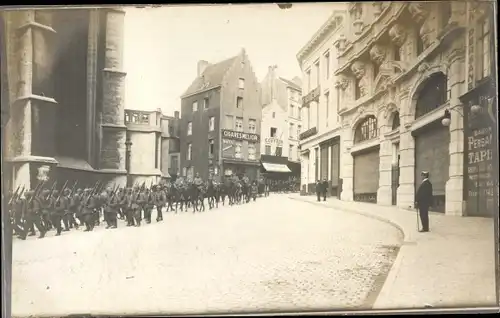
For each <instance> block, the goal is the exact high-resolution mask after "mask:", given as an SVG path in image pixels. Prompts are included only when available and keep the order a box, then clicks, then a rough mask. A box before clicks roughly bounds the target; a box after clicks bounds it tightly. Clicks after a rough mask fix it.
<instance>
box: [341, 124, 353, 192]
mask: <svg viewBox="0 0 500 318" xmlns="http://www.w3.org/2000/svg"><path fill="white" fill-rule="evenodd" d="M352 144H353V142H352V128H351V126H350V125H347V124H344V125H343V127H342V138H341V140H340V152H341V158H340V178H341V179H342V193H341V194H340V199H341V200H343V201H352V200H353V174H354V171H353V169H354V159H353V157H352V155H351V147H352Z"/></svg>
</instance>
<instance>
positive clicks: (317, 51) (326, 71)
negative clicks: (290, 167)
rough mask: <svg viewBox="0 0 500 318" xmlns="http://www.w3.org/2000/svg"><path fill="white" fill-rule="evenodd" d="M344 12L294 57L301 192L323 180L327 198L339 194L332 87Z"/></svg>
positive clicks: (336, 95) (338, 134)
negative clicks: (298, 84) (299, 80)
mask: <svg viewBox="0 0 500 318" xmlns="http://www.w3.org/2000/svg"><path fill="white" fill-rule="evenodd" d="M345 15H346V12H345V11H342V10H336V11H334V12H333V13H332V15H331V16H330V18H329V19H328V20H327V21H326V23H325V24H323V26H322V27H321V28H320V29H319V30H318V31H317V32H316V34H314V35H313V37H312V38H311V39H310V40H309V41H308V43H307V44H306V45H305V46H304V47H303V48H302V49H301V50H300V52H299V53H298V54H297V60H298V61H299V64H300V67H301V69H302V72H303V74H302V83H303V84H302V95H303V97H302V108H301V110H302V114H301V119H302V129H301V133H300V135H299V139H300V156H301V158H300V161H301V192H302V193H303V194H305V193H314V192H315V182H316V180H319V179H321V180H324V179H326V180H327V181H328V183H329V187H328V195H338V194H339V193H340V189H341V186H342V183H341V179H340V160H341V158H340V147H341V146H340V145H341V142H342V141H341V139H342V138H341V131H342V125H341V121H340V117H339V115H338V111H339V109H340V107H341V102H340V98H339V88H338V87H337V86H336V85H335V83H336V81H335V76H334V73H333V72H334V70H335V69H336V68H337V58H336V56H337V50H338V48H337V46H336V41H337V40H338V38H339V36H340V35H341V30H342V25H343V21H344V17H345Z"/></svg>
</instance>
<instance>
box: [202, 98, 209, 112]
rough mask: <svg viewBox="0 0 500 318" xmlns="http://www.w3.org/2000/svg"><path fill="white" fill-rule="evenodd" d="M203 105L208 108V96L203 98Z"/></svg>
mask: <svg viewBox="0 0 500 318" xmlns="http://www.w3.org/2000/svg"><path fill="white" fill-rule="evenodd" d="M203 107H204V108H205V109H208V108H209V107H210V100H209V99H208V98H204V99H203Z"/></svg>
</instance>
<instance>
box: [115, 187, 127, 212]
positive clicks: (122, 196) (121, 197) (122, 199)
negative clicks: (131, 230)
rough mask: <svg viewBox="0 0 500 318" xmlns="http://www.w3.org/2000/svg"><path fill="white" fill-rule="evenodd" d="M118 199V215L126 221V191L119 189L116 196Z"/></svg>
mask: <svg viewBox="0 0 500 318" xmlns="http://www.w3.org/2000/svg"><path fill="white" fill-rule="evenodd" d="M116 198H117V200H118V205H117V208H118V214H119V215H120V219H122V220H124V219H125V208H126V202H125V201H126V200H125V199H126V198H125V189H123V188H119V189H118V193H117V194H116Z"/></svg>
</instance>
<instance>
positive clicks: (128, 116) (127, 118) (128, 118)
mask: <svg viewBox="0 0 500 318" xmlns="http://www.w3.org/2000/svg"><path fill="white" fill-rule="evenodd" d="M125 122H126V123H128V122H130V115H129V114H128V113H125Z"/></svg>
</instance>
